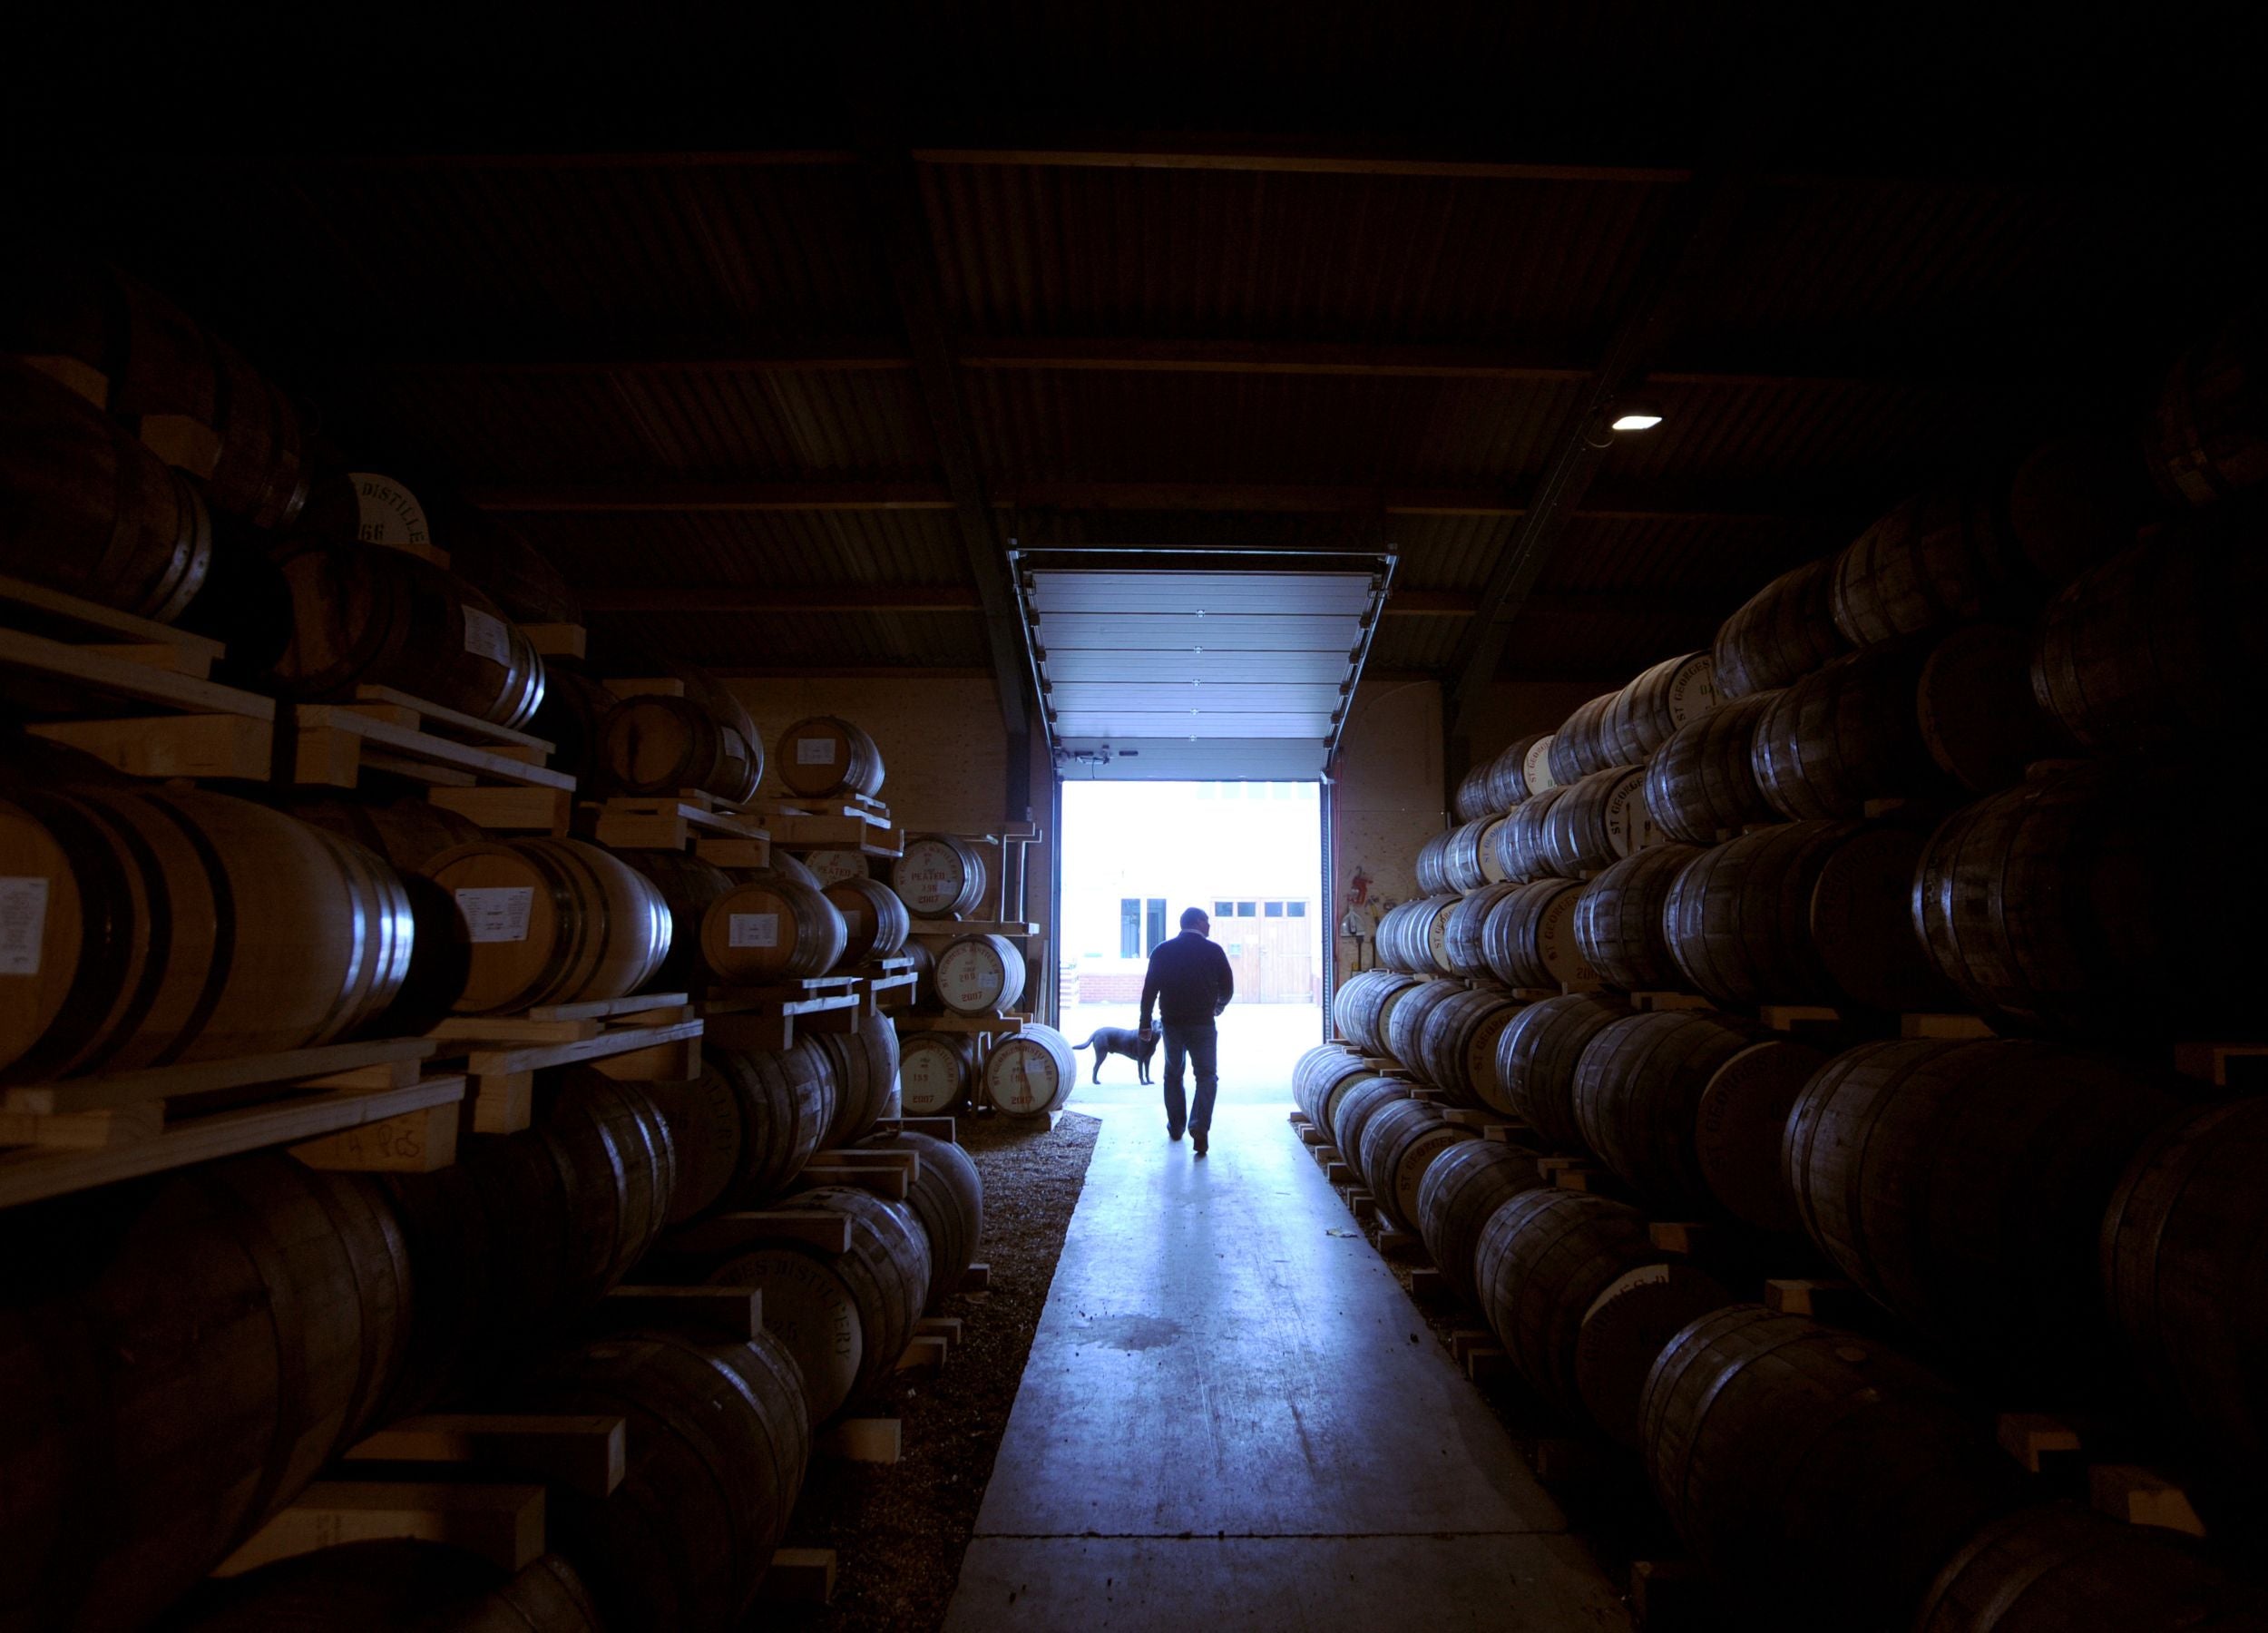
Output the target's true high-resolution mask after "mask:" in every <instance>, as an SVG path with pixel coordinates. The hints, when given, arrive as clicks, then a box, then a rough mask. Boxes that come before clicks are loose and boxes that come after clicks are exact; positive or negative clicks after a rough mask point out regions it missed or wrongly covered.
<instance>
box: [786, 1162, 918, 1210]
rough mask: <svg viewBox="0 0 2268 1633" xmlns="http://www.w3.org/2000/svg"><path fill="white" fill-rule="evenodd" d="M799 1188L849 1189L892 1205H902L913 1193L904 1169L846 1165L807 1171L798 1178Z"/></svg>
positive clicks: (808, 1169)
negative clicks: (866, 1192) (841, 1187)
mask: <svg viewBox="0 0 2268 1633" xmlns="http://www.w3.org/2000/svg"><path fill="white" fill-rule="evenodd" d="M797 1184H798V1188H802V1189H809V1188H812V1187H813V1186H819V1185H847V1186H852V1187H855V1188H857V1189H859V1190H863V1191H871V1192H872V1193H873V1194H874V1195H875V1196H877V1197H880V1198H883V1199H884V1200H885V1201H889V1202H903V1201H904V1200H905V1198H906V1196H907V1194H908V1193H909V1192H910V1191H911V1190H912V1189H913V1186H912V1184H911V1183H910V1182H909V1180H908V1178H907V1176H906V1171H905V1170H904V1169H902V1168H864V1167H852V1166H850V1165H847V1164H845V1165H842V1166H839V1167H835V1168H807V1169H804V1171H803V1172H802V1173H801V1174H800V1175H798V1176H797Z"/></svg>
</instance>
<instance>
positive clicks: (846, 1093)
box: [811, 1017, 898, 1146]
mask: <svg viewBox="0 0 2268 1633" xmlns="http://www.w3.org/2000/svg"><path fill="white" fill-rule="evenodd" d="M811 1041H813V1042H815V1043H816V1044H817V1045H818V1046H819V1049H820V1051H821V1052H822V1053H824V1054H825V1055H826V1058H827V1061H828V1063H829V1064H830V1066H831V1067H832V1069H833V1075H834V1078H835V1120H834V1121H833V1122H832V1123H830V1124H829V1125H828V1126H827V1131H826V1139H824V1140H822V1141H821V1142H820V1143H821V1144H822V1145H826V1146H846V1145H849V1144H851V1143H852V1142H854V1141H855V1140H860V1139H865V1137H866V1136H867V1135H868V1134H870V1133H872V1132H873V1131H874V1126H875V1123H876V1122H877V1121H879V1120H881V1119H882V1118H884V1117H885V1116H888V1115H891V1112H890V1110H889V1106H890V1097H891V1096H892V1095H894V1094H895V1093H896V1092H897V1090H898V1031H897V1028H896V1027H894V1026H892V1025H891V1024H890V1023H889V1022H888V1021H887V1020H886V1019H883V1018H879V1017H875V1018H870V1019H869V1021H868V1023H867V1024H865V1025H864V1026H861V1027H860V1028H859V1029H858V1030H857V1031H856V1032H820V1033H818V1034H816V1036H815V1037H814V1038H813V1039H812V1040H811Z"/></svg>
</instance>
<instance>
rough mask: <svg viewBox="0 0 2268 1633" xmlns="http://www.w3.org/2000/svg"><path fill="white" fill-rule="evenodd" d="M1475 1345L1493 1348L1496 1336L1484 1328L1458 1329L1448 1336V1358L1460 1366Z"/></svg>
mask: <svg viewBox="0 0 2268 1633" xmlns="http://www.w3.org/2000/svg"><path fill="white" fill-rule="evenodd" d="M1476 1345H1481V1346H1487V1347H1491V1348H1492V1347H1494V1346H1495V1345H1496V1335H1495V1334H1494V1333H1491V1332H1490V1331H1489V1330H1488V1329H1487V1328H1486V1327H1459V1328H1457V1329H1456V1330H1455V1331H1454V1332H1452V1333H1451V1334H1450V1335H1449V1358H1450V1359H1451V1360H1452V1361H1454V1362H1455V1363H1456V1364H1458V1365H1459V1366H1462V1365H1463V1364H1465V1355H1466V1354H1467V1353H1468V1352H1469V1351H1471V1349H1473V1348H1474V1347H1475V1346H1476Z"/></svg>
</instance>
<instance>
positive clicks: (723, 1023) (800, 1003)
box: [699, 975, 869, 1050]
mask: <svg viewBox="0 0 2268 1633" xmlns="http://www.w3.org/2000/svg"><path fill="white" fill-rule="evenodd" d="M868 1007H869V1006H868V1004H867V1002H866V995H865V992H864V991H862V990H861V988H860V985H859V983H858V979H857V977H855V976H851V975H819V976H811V977H808V978H806V979H803V980H797V981H783V982H778V983H773V984H771V985H769V986H760V987H759V986H748V987H711V988H710V989H709V991H708V993H705V994H704V995H703V996H702V998H701V1001H700V1004H699V1009H700V1012H701V1015H702V1017H703V1019H705V1020H706V1021H707V1022H708V1024H709V1037H710V1038H711V1039H712V1040H713V1041H715V1042H716V1043H717V1044H718V1046H719V1048H724V1049H756V1050H781V1049H787V1048H790V1047H792V1046H793V1045H794V1043H795V1041H796V1038H797V1034H798V1033H799V1032H856V1031H857V1030H858V1029H859V1027H860V1026H861V1025H862V1024H863V1023H864V1022H865V1017H866V1014H867V1012H868Z"/></svg>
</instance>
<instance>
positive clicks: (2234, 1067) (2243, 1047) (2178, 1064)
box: [2174, 1043, 2268, 1092]
mask: <svg viewBox="0 0 2268 1633" xmlns="http://www.w3.org/2000/svg"><path fill="white" fill-rule="evenodd" d="M2174 1070H2175V1071H2178V1072H2180V1073H2181V1074H2182V1075H2183V1076H2184V1077H2193V1078H2196V1079H2197V1080H2199V1081H2202V1082H2207V1083H2211V1084H2212V1085H2213V1086H2214V1088H2215V1089H2243V1090H2247V1091H2252V1092H2257V1091H2259V1090H2262V1089H2264V1088H2268V1043H2176V1044H2175V1045H2174Z"/></svg>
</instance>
